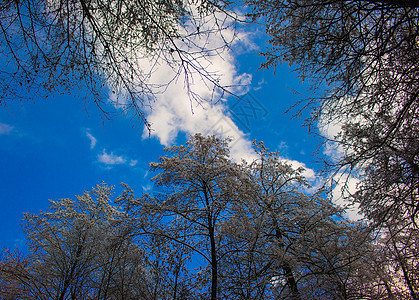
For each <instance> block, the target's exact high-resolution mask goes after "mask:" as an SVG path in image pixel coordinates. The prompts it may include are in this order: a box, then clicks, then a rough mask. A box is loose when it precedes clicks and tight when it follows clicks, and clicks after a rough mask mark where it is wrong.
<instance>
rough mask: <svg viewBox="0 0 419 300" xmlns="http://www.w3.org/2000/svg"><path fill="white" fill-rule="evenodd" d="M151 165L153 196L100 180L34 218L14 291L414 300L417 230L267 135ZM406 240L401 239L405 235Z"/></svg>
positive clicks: (182, 152) (12, 281) (171, 152)
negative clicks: (352, 217)
mask: <svg viewBox="0 0 419 300" xmlns="http://www.w3.org/2000/svg"><path fill="white" fill-rule="evenodd" d="M167 153H168V155H167V156H164V157H161V158H160V160H159V161H158V162H155V163H151V164H150V167H151V169H152V170H154V171H155V172H156V176H155V177H154V179H153V181H154V183H155V184H156V189H155V191H154V192H153V193H152V194H143V195H140V196H139V197H137V196H135V195H134V192H133V191H132V189H131V188H130V187H129V186H127V185H124V191H123V192H122V193H121V195H119V196H118V197H116V198H115V197H114V196H113V188H112V187H111V186H108V185H106V184H104V183H102V184H99V185H97V186H96V187H95V188H93V189H92V191H87V192H85V193H83V194H82V195H80V196H77V197H76V199H75V200H72V199H61V200H58V201H51V206H50V208H49V209H48V210H47V211H45V212H40V213H39V214H26V215H25V231H26V234H27V238H28V245H29V253H28V254H27V255H23V254H19V253H16V252H4V253H3V257H2V260H1V262H0V271H1V272H0V287H1V288H0V296H1V297H3V298H5V299H10V297H19V298H25V299H91V298H96V299H130V298H137V299H318V298H321V299H407V298H409V297H410V296H412V295H415V293H417V291H418V283H419V282H418V280H417V278H418V274H417V270H418V268H417V266H418V253H417V250H416V248H415V247H416V246H415V245H414V244H412V241H414V240H416V239H417V237H418V236H417V235H418V231H417V229H415V228H412V230H408V231H404V232H403V234H399V235H398V240H397V242H393V243H389V242H388V239H389V238H390V237H391V232H389V234H387V235H381V236H380V237H378V238H377V237H376V236H374V235H373V234H372V233H371V231H370V230H368V228H367V227H363V226H362V225H361V224H356V223H353V222H351V221H349V220H348V219H346V218H345V217H344V216H343V215H342V210H341V209H340V208H337V207H335V206H334V205H333V204H332V203H330V202H329V201H328V200H326V199H324V198H322V197H321V196H320V195H316V194H314V195H313V194H310V193H308V192H307V189H306V187H307V182H306V180H305V178H304V177H303V176H302V175H301V172H302V171H303V170H301V169H294V168H293V167H292V166H290V165H289V164H287V163H286V162H284V161H283V160H281V159H280V157H279V156H278V153H277V152H270V151H269V150H268V149H266V147H265V146H264V145H263V143H255V153H256V154H257V159H256V160H255V161H253V162H252V163H250V164H249V163H245V162H243V163H241V164H237V163H234V162H232V161H231V159H230V158H229V148H228V140H221V139H219V138H216V137H214V136H208V137H204V136H202V135H199V134H197V135H195V136H192V137H191V138H190V140H189V141H188V142H187V143H186V144H185V145H182V146H174V147H170V148H168V149H167ZM393 241H394V240H393Z"/></svg>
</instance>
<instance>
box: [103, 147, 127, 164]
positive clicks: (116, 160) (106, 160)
mask: <svg viewBox="0 0 419 300" xmlns="http://www.w3.org/2000/svg"><path fill="white" fill-rule="evenodd" d="M97 158H98V160H99V162H101V163H103V164H105V165H123V164H125V163H126V162H127V160H126V159H125V158H124V157H123V156H118V155H115V154H113V152H111V153H107V152H106V150H105V149H103V152H102V154H99V155H98V156H97Z"/></svg>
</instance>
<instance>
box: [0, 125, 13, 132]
mask: <svg viewBox="0 0 419 300" xmlns="http://www.w3.org/2000/svg"><path fill="white" fill-rule="evenodd" d="M13 129H14V127H13V126H10V125H8V124H4V123H0V134H10V133H11V132H12V130H13Z"/></svg>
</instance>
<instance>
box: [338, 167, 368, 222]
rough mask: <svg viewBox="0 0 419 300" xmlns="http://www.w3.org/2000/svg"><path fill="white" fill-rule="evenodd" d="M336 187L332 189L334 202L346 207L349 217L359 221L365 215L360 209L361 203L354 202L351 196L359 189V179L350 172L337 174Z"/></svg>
mask: <svg viewBox="0 0 419 300" xmlns="http://www.w3.org/2000/svg"><path fill="white" fill-rule="evenodd" d="M333 181H334V183H335V187H334V188H333V190H332V195H331V196H332V202H333V203H335V204H337V205H338V206H340V207H342V208H345V212H346V214H347V216H348V218H349V219H351V220H352V221H357V220H360V219H362V218H363V217H364V216H363V215H362V214H361V213H360V211H359V205H357V204H354V203H352V201H351V200H350V196H351V195H353V194H354V193H355V192H356V190H357V185H358V183H359V179H357V178H354V177H352V176H350V175H348V174H342V173H339V174H336V175H335V176H334V177H333Z"/></svg>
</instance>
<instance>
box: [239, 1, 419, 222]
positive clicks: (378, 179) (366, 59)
mask: <svg viewBox="0 0 419 300" xmlns="http://www.w3.org/2000/svg"><path fill="white" fill-rule="evenodd" d="M247 3H249V4H250V5H251V7H252V8H253V17H254V18H258V17H261V18H263V20H264V21H266V32H267V33H268V34H269V35H270V36H271V40H270V44H271V47H270V48H269V49H268V50H267V51H266V52H265V54H264V55H265V56H266V58H267V60H266V63H265V64H264V67H267V68H269V67H272V66H275V65H276V64H278V63H280V62H283V61H286V62H289V63H290V64H293V65H294V66H295V69H296V71H297V72H299V73H300V75H301V76H302V77H303V78H305V77H308V78H309V79H310V80H311V82H312V83H313V84H314V85H313V87H314V89H320V90H324V89H322V88H323V87H326V91H325V92H324V93H322V92H318V93H317V95H316V94H314V96H311V97H309V98H308V99H307V102H306V103H305V104H304V105H305V106H303V107H305V108H307V107H309V108H311V110H310V112H311V115H310V117H309V118H308V120H307V124H308V125H309V126H319V127H321V128H326V129H321V130H324V131H327V127H330V126H335V127H338V128H339V129H338V130H337V131H338V135H336V136H330V137H328V138H329V139H330V140H331V141H332V142H337V143H338V150H339V151H340V152H341V157H340V158H338V159H336V157H335V159H334V160H332V161H329V162H327V165H326V166H327V167H331V168H332V170H333V169H334V171H335V172H336V171H338V172H346V171H348V172H349V173H351V175H354V176H357V177H359V178H360V179H361V184H360V186H359V188H360V189H359V192H358V193H357V194H356V197H355V201H356V202H358V203H360V205H361V209H362V210H363V212H364V213H365V215H366V216H368V217H369V218H370V219H371V220H375V221H377V223H378V224H382V222H384V221H385V220H389V219H391V218H393V217H394V216H397V218H402V219H403V218H408V219H410V222H412V223H414V224H416V226H417V214H418V210H419V202H418V197H417V190H418V182H419V181H418V176H419V173H418V170H419V169H418V161H419V158H418V151H417V149H418V144H417V141H418V137H419V132H418V105H419V101H418V78H419V76H418V75H419V74H418V66H417V62H418V61H419V46H418V45H419V44H418V41H419V38H418V35H419V25H418V24H419V14H418V8H419V2H418V1H368V0H366V1H299V0H290V1H247ZM328 170H329V171H330V168H328Z"/></svg>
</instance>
